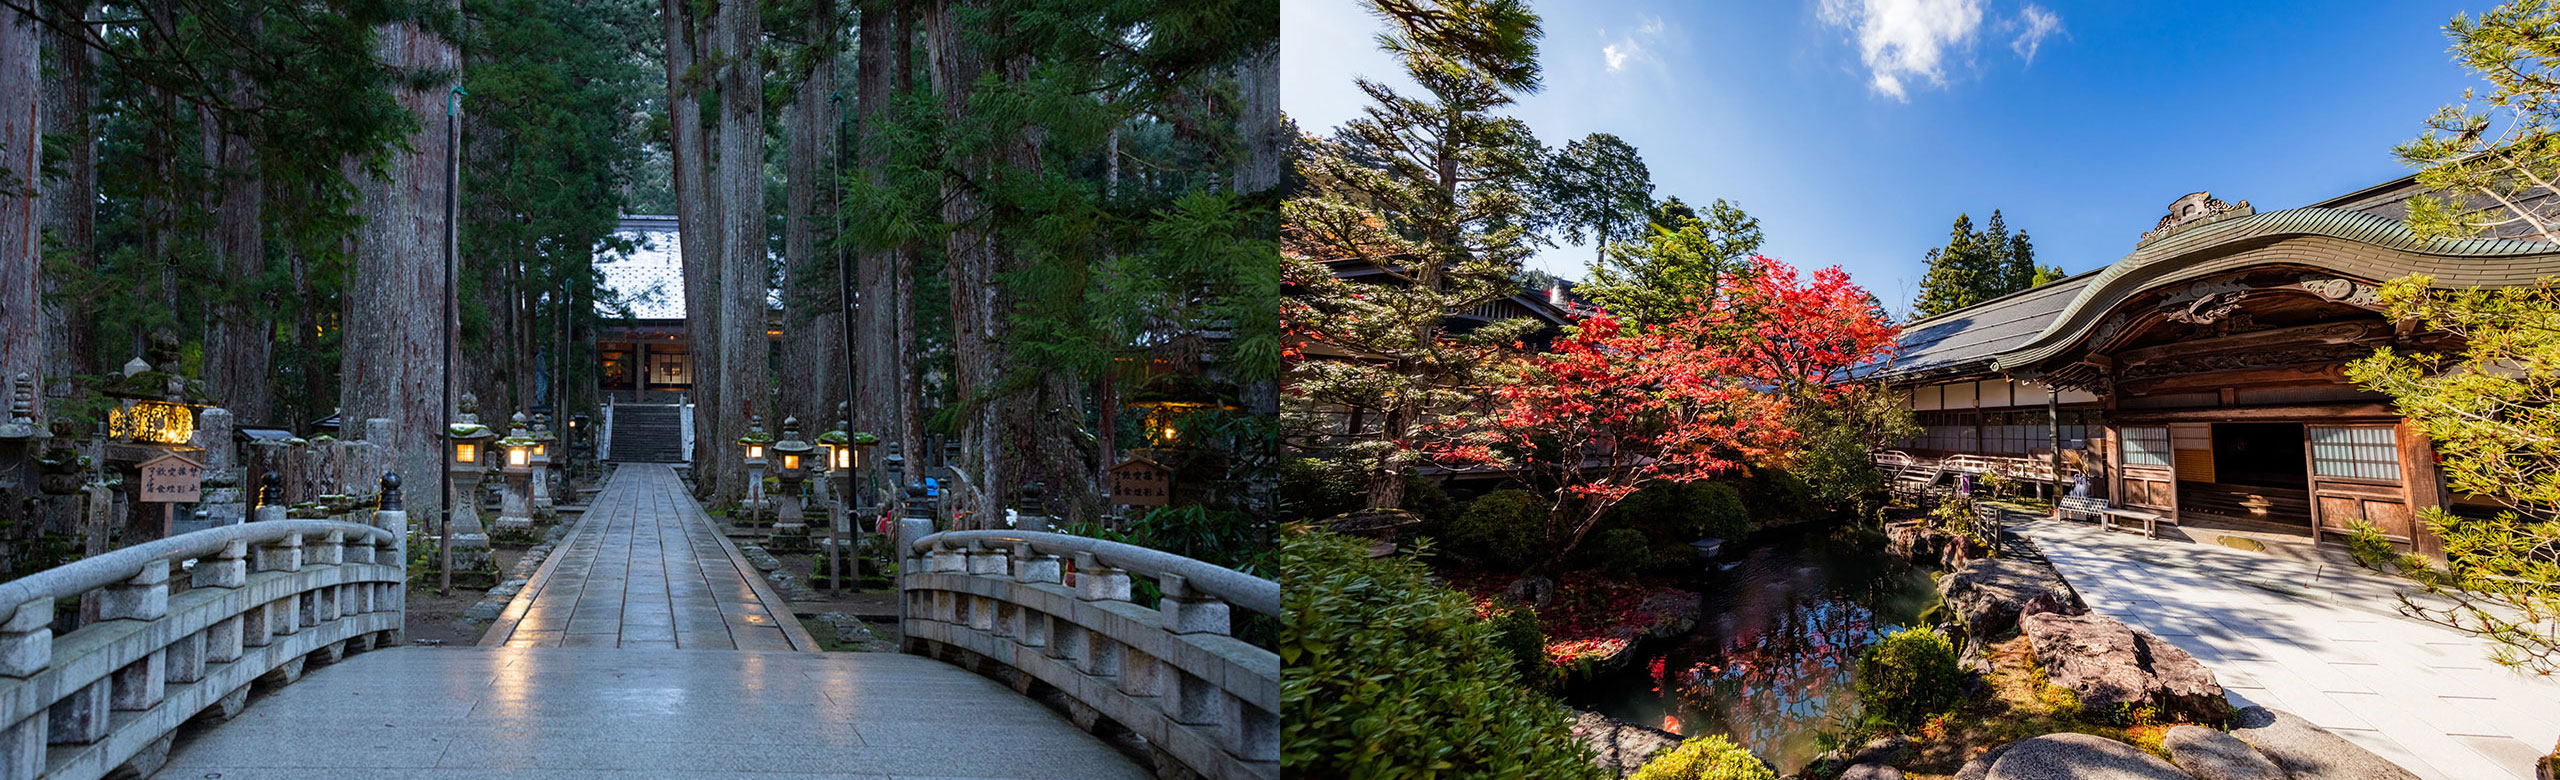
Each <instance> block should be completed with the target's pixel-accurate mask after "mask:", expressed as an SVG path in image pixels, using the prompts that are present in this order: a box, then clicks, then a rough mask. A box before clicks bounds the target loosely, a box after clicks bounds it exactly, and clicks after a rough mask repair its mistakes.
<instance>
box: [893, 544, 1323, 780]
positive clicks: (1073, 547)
mask: <svg viewBox="0 0 2560 780" xmlns="http://www.w3.org/2000/svg"><path fill="white" fill-rule="evenodd" d="M908 538H909V539H910V540H911V541H909V542H907V544H906V547H905V552H906V555H905V557H906V561H905V563H904V565H903V566H902V567H901V568H900V569H899V572H900V575H899V589H900V591H901V596H902V598H904V599H905V620H904V626H903V628H904V630H905V634H906V641H907V644H908V647H907V649H908V651H909V652H917V653H921V654H926V655H932V656H936V657H940V658H943V659H944V660H948V661H952V662H955V663H959V664H961V665H963V666H976V665H978V664H982V663H993V664H997V665H1000V666H1001V667H1003V668H1002V669H993V670H991V669H986V668H980V669H978V671H981V672H982V673H992V674H993V675H994V676H997V677H999V678H1004V679H1008V680H1010V681H1012V682H1013V684H1014V686H1015V689H1016V690H1017V691H1021V692H1023V693H1026V694H1033V695H1037V694H1040V693H1042V692H1045V691H1052V690H1053V691H1055V692H1057V693H1059V694H1061V695H1062V696H1063V697H1064V698H1065V699H1066V700H1067V701H1068V703H1069V705H1068V710H1069V714H1070V716H1071V719H1073V720H1075V721H1076V723H1077V725H1078V726H1081V727H1084V728H1087V729H1093V728H1094V727H1095V726H1096V724H1097V723H1098V722H1099V721H1098V718H1102V717H1107V718H1109V719H1110V721H1111V722H1113V723H1116V724H1118V725H1119V726H1120V727H1123V728H1126V729H1128V730H1129V731H1131V732H1132V733H1135V734H1136V735H1138V736H1140V737H1143V738H1145V740H1146V742H1147V744H1148V746H1149V747H1150V749H1151V750H1152V751H1153V752H1154V754H1155V758H1156V760H1157V761H1158V762H1164V761H1171V762H1174V763H1176V764H1178V765H1180V766H1181V767H1183V768H1185V769H1187V770H1189V771H1190V772H1192V773H1194V774H1198V775H1200V776H1203V777H1210V778H1275V777H1278V776H1279V774H1280V770H1279V758H1280V723H1279V716H1278V715H1277V713H1278V712H1279V706H1280V658H1279V656H1278V655H1277V654H1274V653H1273V652H1271V651H1269V650H1265V649H1262V648H1259V647H1255V646H1253V645H1251V644H1248V643H1246V642H1245V641H1243V640H1241V639H1237V638H1236V637H1234V636H1232V635H1231V631H1232V628H1233V626H1232V623H1231V621H1230V619H1229V616H1230V607H1241V608H1243V609H1245V610H1247V611H1251V612H1258V613H1262V614H1266V615H1277V614H1278V613H1279V612H1280V585H1279V583H1276V582H1273V581H1271V580H1266V579H1262V578H1260V577H1255V576H1252V575H1249V574H1244V573H1242V572H1238V571H1234V570H1232V569H1227V568H1223V567H1219V566H1216V565H1213V564H1209V563H1204V562H1201V561H1197V560H1193V559H1190V558H1185V557H1182V556H1179V555H1173V554H1171V553H1166V552H1162V551H1158V550H1151V549H1147V548H1145V547H1139V546H1136V545H1129V544H1121V543H1118V542H1110V541H1104V540H1100V539H1092V538H1088V537H1082V536H1070V535H1066V534H1054V533H1039V532H1026V531H946V532H943V533H936V534H930V535H927V534H922V533H913V532H910V533H909V534H908ZM1133 575H1136V576H1144V577H1147V578H1149V579H1152V580H1154V581H1155V583H1156V585H1157V588H1158V589H1159V590H1161V591H1162V592H1163V594H1164V595H1163V598H1162V599H1160V600H1159V601H1158V603H1157V605H1156V606H1155V607H1154V608H1148V607H1143V606H1139V605H1137V604H1135V603H1132V602H1131V601H1130V590H1131V582H1132V580H1131V577H1132V576H1133Z"/></svg>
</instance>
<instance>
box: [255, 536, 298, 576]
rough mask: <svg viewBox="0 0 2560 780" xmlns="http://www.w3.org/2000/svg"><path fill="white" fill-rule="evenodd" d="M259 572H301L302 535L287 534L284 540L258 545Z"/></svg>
mask: <svg viewBox="0 0 2560 780" xmlns="http://www.w3.org/2000/svg"><path fill="white" fill-rule="evenodd" d="M258 570H259V571H301V570H302V534H299V533H294V534H286V535H285V537H284V538H283V539H279V540H276V541H274V542H271V543H268V544H262V545H258Z"/></svg>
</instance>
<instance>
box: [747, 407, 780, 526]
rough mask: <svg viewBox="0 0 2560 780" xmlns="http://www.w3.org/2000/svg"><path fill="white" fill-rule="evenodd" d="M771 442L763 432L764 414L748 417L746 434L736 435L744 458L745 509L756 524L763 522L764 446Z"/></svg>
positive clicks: (769, 437) (771, 437)
mask: <svg viewBox="0 0 2560 780" xmlns="http://www.w3.org/2000/svg"><path fill="white" fill-rule="evenodd" d="M772 444H773V436H772V435H771V434H767V433H765V432H764V416H763V415H755V416H752V417H748V418H747V435H745V436H740V437H738V452H739V454H740V455H742V456H744V457H745V458H746V466H747V494H746V496H747V497H746V502H745V505H746V509H747V511H748V512H749V513H751V514H752V516H753V518H754V520H753V522H754V523H756V524H757V525H762V524H764V464H765V448H766V447H768V446H770V445H772Z"/></svg>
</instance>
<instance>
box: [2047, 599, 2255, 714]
mask: <svg viewBox="0 0 2560 780" xmlns="http://www.w3.org/2000/svg"><path fill="white" fill-rule="evenodd" d="M2020 623H2021V625H2023V626H2025V628H2026V632H2027V642H2028V643H2029V644H2031V645H2033V646H2034V647H2035V651H2036V660H2037V661H2038V662H2040V663H2042V664H2044V674H2045V679H2046V680H2047V681H2048V682H2051V683H2053V684H2054V685H2057V686H2061V687H2062V688H2064V689H2067V690H2069V691H2071V692H2072V693H2074V694H2078V695H2079V697H2080V706H2081V708H2082V709H2083V710H2085V711H2087V712H2089V713H2090V714H2092V715H2100V716H2117V715H2120V714H2122V713H2124V712H2125V711H2126V710H2127V709H2129V708H2137V707H2150V708H2152V709H2153V713H2152V715H2153V717H2155V718H2157V719H2159V720H2162V721H2189V722H2198V723H2220V722H2222V720H2223V719H2224V718H2227V717H2230V715H2231V703H2230V702H2229V701H2228V700H2225V699H2224V698H2223V697H2222V684H2221V683H2219V682H2215V681H2214V679H2213V672H2212V671H2211V670H2208V669H2206V668H2204V664H2201V663H2197V662H2196V659H2195V656H2191V655H2188V654H2187V651H2185V650H2180V649H2178V646H2177V645H2173V644H2169V643H2168V642H2166V641H2164V640H2162V639H2161V638H2159V637H2156V636H2152V635H2151V633H2150V632H2148V631H2143V630H2140V629H2136V628H2134V627H2132V626H2128V625H2125V624H2124V621H2120V620H2117V619H2115V618H2111V617H2107V616H2105V615H2063V614H2056V613H2043V614H2035V615H2028V616H2027V617H2026V619H2025V620H2022V621H2020Z"/></svg>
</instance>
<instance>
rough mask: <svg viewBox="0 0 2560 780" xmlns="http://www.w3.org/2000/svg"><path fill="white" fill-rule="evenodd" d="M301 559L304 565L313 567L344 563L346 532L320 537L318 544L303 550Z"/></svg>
mask: <svg viewBox="0 0 2560 780" xmlns="http://www.w3.org/2000/svg"><path fill="white" fill-rule="evenodd" d="M303 558H304V562H305V563H309V564H311V565H314V566H336V565H339V564H342V563H346V562H347V532H345V531H330V532H329V535H327V536H323V537H320V543H319V544H315V545H312V546H310V547H309V548H307V549H305V550H304V552H303Z"/></svg>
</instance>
